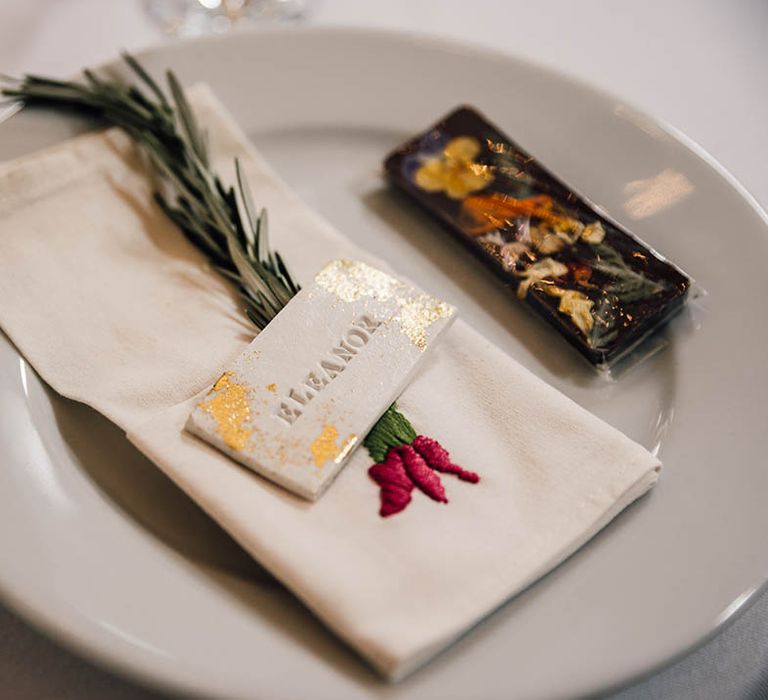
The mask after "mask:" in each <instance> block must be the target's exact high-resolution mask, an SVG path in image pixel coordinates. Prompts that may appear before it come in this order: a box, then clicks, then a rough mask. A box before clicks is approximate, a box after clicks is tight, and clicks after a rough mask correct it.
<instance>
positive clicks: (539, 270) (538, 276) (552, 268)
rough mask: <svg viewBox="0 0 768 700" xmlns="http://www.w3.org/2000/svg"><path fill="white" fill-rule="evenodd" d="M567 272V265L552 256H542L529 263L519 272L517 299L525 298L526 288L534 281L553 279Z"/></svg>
mask: <svg viewBox="0 0 768 700" xmlns="http://www.w3.org/2000/svg"><path fill="white" fill-rule="evenodd" d="M566 274H568V267H567V266H566V265H564V264H563V263H561V262H558V261H557V260H553V259H552V258H542V259H541V260H539V261H538V262H535V263H534V264H533V265H531V266H530V267H529V268H528V269H527V270H525V272H523V273H522V274H521V277H523V280H522V282H520V284H519V285H518V287H517V296H518V298H519V299H525V297H526V295H527V294H528V288H529V287H530V286H531V285H532V284H535V283H536V282H541V281H542V280H546V279H555V278H556V277H562V276H563V275H566Z"/></svg>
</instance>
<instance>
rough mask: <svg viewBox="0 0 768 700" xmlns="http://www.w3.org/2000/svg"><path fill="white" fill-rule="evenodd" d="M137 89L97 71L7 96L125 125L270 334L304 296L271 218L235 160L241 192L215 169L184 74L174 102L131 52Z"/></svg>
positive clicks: (163, 200) (18, 87)
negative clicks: (270, 231) (275, 242)
mask: <svg viewBox="0 0 768 700" xmlns="http://www.w3.org/2000/svg"><path fill="white" fill-rule="evenodd" d="M123 60H124V61H125V62H126V64H127V65H128V67H129V68H130V69H131V71H132V73H133V74H134V75H135V76H136V77H137V78H138V81H137V83H136V84H129V83H125V82H122V81H118V80H108V79H105V78H102V77H100V76H99V75H97V74H96V73H94V72H93V71H90V70H85V71H83V76H84V81H82V82H76V81H62V80H55V79H51V78H44V77H40V76H36V75H28V76H26V77H25V78H24V79H22V80H20V81H12V80H9V79H5V80H4V81H3V82H5V87H3V88H2V90H0V93H2V94H3V95H5V96H6V97H11V98H16V99H19V100H23V101H24V103H25V104H31V105H44V106H54V107H70V108H75V109H78V110H80V111H84V112H86V113H88V114H91V115H93V116H96V117H100V118H102V119H104V120H105V121H106V122H108V123H109V124H111V125H113V126H118V127H121V128H122V129H123V130H124V131H125V132H126V133H127V134H128V135H129V136H130V137H131V138H132V139H133V140H134V141H135V142H136V143H137V144H139V145H140V146H141V147H142V148H143V150H144V152H145V153H146V154H147V155H148V157H149V160H150V162H151V164H152V166H153V167H154V169H155V170H156V172H157V173H158V174H159V176H160V178H159V180H160V189H158V191H156V192H155V200H156V201H157V203H158V204H159V205H160V207H161V208H162V209H163V211H164V212H165V213H166V214H167V215H168V217H170V218H171V219H172V220H173V221H174V222H175V223H176V224H177V225H178V227H179V228H180V229H181V230H182V231H183V233H184V235H185V236H186V237H187V239H188V240H189V241H190V242H191V243H192V244H193V245H195V246H196V247H197V248H199V249H200V250H201V251H202V252H203V253H204V254H205V255H206V256H207V257H208V259H209V260H210V262H211V264H212V265H213V266H214V268H215V269H216V270H217V271H218V272H220V273H221V274H222V275H224V276H225V277H227V278H228V279H229V280H231V281H232V282H233V283H234V284H235V285H236V286H237V288H238V291H239V292H240V295H241V297H242V299H243V301H244V305H245V312H246V314H247V315H248V317H249V318H250V320H251V321H252V322H253V323H254V325H255V326H256V327H257V328H258V329H262V328H264V327H265V326H266V325H267V324H268V323H269V322H270V321H271V320H272V319H273V318H274V317H275V316H276V315H277V314H278V313H279V311H280V310H281V309H282V308H283V307H284V306H285V305H286V304H287V303H288V301H289V300H290V299H291V297H292V296H293V295H294V294H296V292H298V291H299V285H298V284H297V283H296V282H295V281H294V279H293V277H292V276H291V274H290V273H289V271H288V268H287V266H286V264H285V262H284V261H283V259H282V258H281V257H280V255H279V253H277V252H276V251H274V250H271V249H270V247H269V241H268V237H267V213H266V211H265V210H264V209H261V210H260V211H259V210H257V209H256V207H255V205H254V203H253V198H252V196H251V191H250V189H249V187H248V183H247V181H246V177H245V173H244V171H243V168H242V166H241V165H240V163H239V161H237V160H236V161H235V171H236V174H237V190H235V188H234V187H231V186H230V187H226V186H225V185H224V184H223V182H222V180H221V179H220V178H219V176H218V175H217V174H216V173H215V172H213V171H212V170H211V167H210V159H209V156H208V138H207V134H206V132H205V131H203V130H201V129H200V127H199V126H198V124H197V121H196V120H195V116H194V114H193V112H192V110H191V109H190V106H189V104H188V102H187V100H186V98H185V96H184V92H183V90H182V88H181V85H180V83H179V81H178V80H177V78H176V76H175V75H174V74H173V73H172V72H171V71H168V72H167V74H166V77H167V82H168V90H169V93H170V97H168V95H167V94H166V92H165V91H164V90H163V89H162V88H161V87H160V86H159V85H158V84H157V83H156V82H155V80H154V79H153V78H152V77H151V76H150V75H149V73H147V71H146V70H145V69H144V68H143V67H142V66H141V64H140V63H139V62H138V61H137V60H136V59H135V58H134V57H133V56H131V55H129V54H124V55H123Z"/></svg>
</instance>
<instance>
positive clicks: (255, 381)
mask: <svg viewBox="0 0 768 700" xmlns="http://www.w3.org/2000/svg"><path fill="white" fill-rule="evenodd" d="M454 317H455V309H454V308H453V307H452V306H451V305H450V304H447V303H445V302H444V301H441V300H439V299H436V298H435V297H433V296H431V295H429V294H427V293H425V292H423V291H422V290H420V289H418V288H416V287H413V286H411V285H410V284H407V283H406V282H403V281H402V280H400V279H398V278H396V277H393V276H392V275H389V274H388V273H386V272H383V271H381V270H378V269H376V268H374V267H371V266H370V265H367V264H366V263H362V262H358V261H353V260H334V261H333V262H330V263H328V264H327V265H326V266H325V267H324V268H323V269H322V270H321V271H320V272H319V273H318V274H317V276H316V277H315V280H314V282H313V284H311V285H310V286H308V287H306V288H305V289H303V290H302V291H300V292H299V293H298V294H297V295H296V296H295V297H294V298H293V299H292V300H291V301H290V302H289V303H288V304H287V305H286V307H285V308H284V309H283V310H282V311H281V312H280V313H279V314H278V315H277V316H276V317H275V318H274V319H273V320H272V322H271V323H270V324H269V325H268V326H267V327H266V328H265V329H264V330H263V331H262V332H261V333H260V334H259V335H258V336H257V337H256V339H255V340H254V341H253V342H252V343H251V344H250V345H249V346H248V348H247V349H246V350H245V351H244V352H243V353H242V355H240V357H239V358H237V360H236V361H235V362H234V363H233V364H232V366H231V367H229V368H227V369H226V371H225V372H224V373H223V374H222V375H221V377H220V378H219V379H218V380H217V381H216V383H215V384H214V385H213V387H212V389H211V390H210V392H209V393H208V394H207V396H205V397H204V398H203V399H202V400H201V401H200V402H199V403H198V405H197V406H196V407H195V409H194V410H193V411H192V413H191V414H190V416H189V419H188V421H187V425H186V429H187V430H188V431H190V432H192V433H194V434H195V435H197V436H198V437H200V438H202V439H203V440H206V441H207V442H209V443H210V444H211V445H213V446H214V447H216V448H218V449H219V450H221V451H222V452H225V453H226V454H227V455H229V456H230V457H232V458H233V459H235V460H237V461H238V462H240V463H241V464H243V465H244V466H246V467H248V468H250V469H253V470H254V471H256V472H257V473H259V474H261V475H262V476H264V477H266V478H268V479H271V480H272V481H274V482H276V483H278V484H280V485H281V486H283V487H285V488H287V489H289V490H290V491H293V492H294V493H296V494H298V495H299V496H302V497H304V498H308V499H311V500H314V499H316V498H317V497H318V496H319V495H320V494H322V492H323V491H324V490H325V489H326V488H327V487H328V485H329V484H330V483H331V482H332V481H333V479H334V478H335V476H336V475H337V474H338V472H339V470H340V469H341V468H342V466H343V464H344V462H345V461H346V460H347V458H348V457H349V456H350V454H351V453H352V452H353V451H354V449H355V447H357V446H358V445H359V444H360V442H361V441H362V438H363V437H365V435H366V434H367V432H368V431H369V430H370V428H371V427H372V426H373V424H374V423H375V422H376V421H377V420H378V419H379V417H380V416H381V415H382V414H383V413H384V412H385V411H386V410H387V408H388V407H389V406H390V404H391V403H392V402H393V401H394V400H395V399H396V398H397V396H398V395H399V394H400V393H401V392H402V390H403V389H404V388H405V386H406V385H407V383H408V381H409V380H410V378H411V376H412V375H413V373H414V372H415V370H416V369H417V368H418V366H419V365H420V364H421V362H423V361H424V359H425V357H426V356H427V355H428V351H429V350H430V348H431V347H432V346H433V345H434V343H435V341H436V340H437V339H438V337H439V336H440V334H441V333H442V332H443V331H444V330H445V329H447V328H448V326H449V325H450V324H451V323H452V321H453V319H454Z"/></svg>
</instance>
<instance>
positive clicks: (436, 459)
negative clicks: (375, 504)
mask: <svg viewBox="0 0 768 700" xmlns="http://www.w3.org/2000/svg"><path fill="white" fill-rule="evenodd" d="M365 446H366V447H367V448H368V452H369V453H370V454H371V457H373V459H375V460H376V462H377V463H376V464H374V465H373V466H372V467H371V468H370V469H369V470H368V474H369V476H370V477H371V479H373V480H374V481H375V482H376V483H377V484H378V485H379V489H380V493H379V496H380V499H381V508H380V509H379V515H381V516H382V517H383V518H386V517H388V516H390V515H395V514H396V513H399V512H400V511H402V510H405V508H406V507H407V506H408V504H409V503H410V502H411V492H412V491H413V489H414V487H416V488H418V489H419V491H421V492H422V493H423V494H425V495H426V496H428V497H429V498H431V499H432V500H433V501H437V502H438V503H448V497H447V496H446V494H445V488H444V487H443V483H442V481H441V480H440V475H439V473H438V472H441V473H443V474H453V475H455V476H456V477H458V478H459V479H460V480H461V481H466V482H469V483H472V484H476V483H477V482H478V481H480V477H479V476H478V475H477V474H475V473H474V472H470V471H467V470H466V469H463V468H462V467H460V466H459V465H458V464H454V463H453V462H452V461H451V457H450V455H449V454H448V451H447V450H446V449H445V448H444V447H443V446H442V445H441V444H440V443H439V442H438V441H437V440H433V439H432V438H429V437H427V436H426V435H416V431H415V430H414V429H413V426H412V425H411V424H410V422H409V421H408V419H407V418H405V416H403V415H402V413H400V412H399V411H398V410H397V409H396V408H395V406H394V405H393V406H391V407H390V408H389V409H388V410H387V413H385V414H384V416H382V418H381V419H380V420H379V422H378V423H377V424H376V426H375V427H374V429H373V430H372V431H371V432H370V433H369V435H368V437H366V440H365Z"/></svg>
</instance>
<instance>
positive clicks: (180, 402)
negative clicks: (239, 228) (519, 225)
mask: <svg viewBox="0 0 768 700" xmlns="http://www.w3.org/2000/svg"><path fill="white" fill-rule="evenodd" d="M191 92H192V94H191V97H192V101H193V104H194V105H195V109H196V111H197V112H198V114H199V118H200V120H201V122H202V123H203V124H204V125H205V126H206V128H207V129H208V130H209V132H210V136H211V144H212V149H213V153H214V154H215V156H216V167H217V168H218V169H219V171H220V172H222V173H224V174H232V170H233V168H232V159H233V157H234V156H240V157H241V158H244V159H245V165H246V169H247V174H248V177H249V180H250V182H251V185H252V187H253V190H254V195H255V199H256V201H257V202H258V203H259V204H261V205H264V206H266V207H267V208H268V209H269V214H270V221H271V229H272V232H273V242H274V244H275V246H276V247H277V248H278V249H279V250H280V251H281V252H282V253H283V254H284V257H285V258H286V259H287V260H288V261H289V264H290V265H291V267H292V269H293V271H294V272H295V273H296V275H297V277H298V279H299V280H300V281H301V282H302V283H306V282H307V281H308V280H310V279H311V278H312V276H313V275H314V273H315V272H316V271H317V270H318V269H319V268H320V267H321V265H323V264H324V263H325V262H327V261H328V260H330V259H333V258H339V257H348V258H357V259H363V260H367V261H369V262H372V263H373V264H375V265H379V266H381V265H382V263H381V262H380V261H377V260H374V259H372V258H371V256H369V255H367V254H366V253H365V252H364V251H361V250H359V249H357V248H356V247H355V246H354V245H352V244H351V243H350V242H349V241H347V240H346V239H344V238H343V237H342V236H340V235H339V234H338V233H336V232H335V231H334V230H333V229H332V228H331V227H330V226H329V224H327V223H326V222H325V221H323V220H322V219H321V218H320V217H319V216H317V215H316V214H315V213H313V212H312V211H310V210H309V209H308V208H307V207H306V206H305V205H304V204H303V203H302V202H301V201H300V200H299V199H298V198H297V197H296V195H294V194H293V193H292V192H291V191H290V190H289V189H288V188H287V187H286V186H285V185H284V184H283V183H282V182H281V181H280V180H279V179H278V178H277V177H276V176H275V174H274V173H273V172H272V171H271V169H270V168H269V166H268V165H267V164H266V163H265V162H264V161H263V160H262V159H261V158H260V157H259V155H258V154H257V153H255V152H254V150H253V149H252V148H251V147H250V146H249V145H248V144H247V142H246V140H245V138H244V136H243V135H242V134H241V133H240V131H239V130H238V128H237V127H236V125H235V124H234V123H233V122H232V120H231V119H230V118H229V117H228V115H227V114H226V112H225V111H224V109H223V108H222V107H221V106H220V105H219V104H218V103H217V101H216V100H215V98H214V97H213V95H212V94H211V93H210V92H209V91H208V90H207V89H205V88H197V89H194V90H193V91H191ZM0 300H1V301H0V324H1V325H2V328H3V329H4V330H5V332H6V333H7V334H8V335H9V336H10V337H11V339H12V340H13V341H14V343H16V345H17V347H18V348H19V350H20V351H21V352H22V353H23V354H24V355H25V357H26V358H27V359H28V360H29V361H30V362H31V363H32V365H33V366H34V367H35V369H36V370H37V371H38V372H39V373H40V375H41V376H42V377H43V378H44V379H45V380H46V381H47V382H48V383H49V384H50V385H51V386H52V387H53V388H54V389H55V390H56V391H58V392H59V393H61V394H63V395H64V396H68V397H70V398H73V399H76V400H78V401H82V402H84V403H86V404H89V405H90V406H93V407H94V408H95V409H96V410H98V411H100V412H101V413H103V414H104V415H106V416H107V417H108V418H110V419H111V420H112V421H114V422H115V423H116V424H117V425H119V426H120V427H121V428H122V429H124V430H125V431H126V432H127V434H128V437H129V439H130V440H131V441H132V442H133V443H134V444H136V445H137V446H138V447H139V449H140V450H142V451H143V452H144V453H145V454H146V455H148V456H149V458H150V459H152V460H153V461H154V462H155V463H156V464H157V465H158V466H159V467H160V468H161V469H162V470H163V471H164V472H165V473H166V474H168V476H169V477H170V478H171V479H173V480H174V481H175V482H176V483H177V484H178V485H179V486H180V487H181V488H182V489H183V490H184V491H186V492H187V493H188V494H189V495H190V496H191V497H192V498H193V499H194V500H195V501H197V502H198V503H199V504H200V505H201V506H202V507H203V508H204V509H205V510H206V511H207V512H208V513H209V514H210V515H211V516H212V517H213V518H214V519H216V520H217V521H218V522H219V523H221V525H223V526H224V527H225V528H226V529H227V530H228V531H229V532H230V533H231V534H232V536H233V537H234V538H235V539H237V540H238V542H240V544H241V545H242V546H243V547H245V548H246V549H247V550H248V551H249V552H250V553H251V554H252V555H253V556H254V557H255V558H256V559H257V560H258V561H259V562H260V563H261V564H263V565H264V566H265V567H267V568H268V569H269V570H270V571H271V572H272V573H273V574H274V575H275V576H276V577H277V578H279V579H280V580H281V581H282V582H283V583H284V584H285V585H286V586H287V587H288V588H290V589H291V590H292V591H293V592H294V593H295V594H296V595H297V596H298V597H299V598H300V599H301V600H302V601H304V603H306V605H307V606H309V607H310V608H311V609H312V610H313V611H314V612H315V613H316V614H317V615H318V616H319V617H320V618H322V619H323V620H324V621H325V622H326V623H327V625H328V626H329V627H330V628H331V629H333V630H334V631H335V632H336V633H337V634H338V635H339V636H341V637H343V638H344V639H345V640H346V641H347V642H348V643H349V644H351V645H352V646H353V647H355V648H356V649H357V650H358V651H359V652H360V653H361V654H362V655H363V656H364V657H366V658H367V659H368V660H369V661H370V662H371V663H372V664H373V665H374V666H375V667H376V668H377V669H379V671H381V672H382V673H383V674H385V675H387V676H389V677H391V678H397V677H400V676H402V675H404V674H405V673H407V672H409V671H410V670H412V669H414V668H415V667H417V666H418V665H419V664H421V663H423V662H424V661H426V660H427V659H428V658H430V657H431V656H432V655H434V654H435V653H437V652H438V651H439V650H441V649H442V648H444V647H445V646H446V645H448V644H449V643H450V642H451V641H453V640H454V639H455V638H456V637H457V636H459V635H460V634H461V633H462V632H463V631H465V630H467V629H468V628H469V627H470V626H471V625H472V624H474V623H475V622H477V621H478V620H479V619H480V618H482V617H483V616H484V615H486V614H488V613H489V612H490V611H492V610H493V609H494V608H496V607H497V606H498V605H500V604H501V603H502V602H504V601H505V600H506V599H508V598H509V597H510V596H512V595H514V594H515V593H517V592H518V591H520V590H521V589H523V588H524V587H526V586H527V585H529V584H530V583H532V582H533V581H535V580H536V579H538V578H539V577H541V576H542V575H543V574H545V573H546V572H548V571H549V570H550V569H552V568H553V567H554V566H556V565H557V564H558V563H559V562H560V561H562V560H563V559H564V558H565V557H567V556H568V555H569V554H571V553H572V552H573V551H574V550H575V549H577V548H578V547H579V546H580V545H582V544H583V543H584V542H585V541H587V540H588V539H589V538H590V537H592V536H593V535H594V534H595V533H596V532H597V531H598V530H599V529H600V528H602V527H603V526H604V525H605V524H606V523H607V522H608V521H609V520H611V518H613V517H614V516H615V515H616V514H617V513H619V512H620V511H621V510H622V509H623V508H624V507H625V506H627V505H628V504H629V503H630V502H632V501H633V500H635V499H636V498H637V497H638V496H640V495H641V494H643V493H644V492H645V491H646V490H648V489H649V488H650V487H651V486H652V485H653V484H654V483H655V481H656V479H657V475H658V470H659V468H660V464H659V462H658V460H657V459H656V458H655V457H653V456H651V455H650V454H649V453H648V452H646V451H645V450H644V449H643V448H642V447H640V446H639V445H637V444H636V443H634V442H632V441H631V440H629V439H628V438H626V437H625V436H624V435H622V434H621V433H619V432H618V431H616V430H614V429H613V428H611V427H610V426H608V425H606V424H605V423H603V422H602V421H601V420H599V419H598V418H596V417H594V416H593V415H591V414H590V413H588V412H587V411H585V410H583V409H582V408H580V407H579V406H578V405H576V404H575V403H573V402H572V401H570V400H569V399H568V398H566V397H565V396H563V395H562V394H560V393H558V392H557V391H556V390H555V389H553V388H551V387H550V386H548V385H547V384H545V383H544V382H542V381H540V380H539V379H537V378H536V377H535V376H533V375H532V374H531V373H529V372H528V371H527V370H526V369H524V368H523V367H521V366H520V365H519V364H517V363H516V362H515V361H514V360H512V359H510V358H509V357H507V356H506V355H505V354H504V353H502V352H501V351H500V350H499V349H497V348H496V347H494V346H493V345H491V344H490V343H489V342H487V341H486V340H485V339H483V338H482V337H481V336H480V335H478V334H477V333H476V332H475V331H473V330H472V329H471V328H470V327H469V326H468V325H467V324H466V323H463V322H461V321H458V322H457V323H456V324H455V325H454V326H453V327H452V328H451V329H450V330H449V331H448V332H447V333H446V335H445V336H444V340H443V341H442V342H441V343H440V344H439V346H437V347H436V348H435V349H434V351H433V353H432V355H431V356H430V358H429V359H428V361H427V362H426V364H425V367H424V368H423V370H422V371H420V373H419V374H418V375H417V377H416V379H415V380H414V381H413V382H412V383H411V385H410V386H409V387H408V388H407V389H406V390H405V392H404V393H403V395H402V398H401V399H400V401H399V403H400V406H401V407H402V409H403V412H404V413H405V414H406V415H407V416H408V417H409V418H410V419H411V421H412V422H413V424H414V426H415V427H416V430H417V431H418V432H420V433H423V434H426V435H429V436H431V437H434V438H436V439H438V440H440V441H441V442H442V443H443V445H444V446H445V447H446V448H447V449H448V450H450V452H451V456H452V458H453V459H454V460H455V461H456V462H457V463H458V464H460V465H462V466H463V467H465V468H466V469H470V470H473V471H476V472H478V473H479V474H480V476H481V481H480V483H479V484H476V485H470V484H466V483H462V482H459V481H456V480H454V478H453V477H449V476H446V477H445V478H444V479H443V482H444V484H445V486H446V489H447V493H448V497H449V499H450V503H448V504H447V505H439V504H436V503H435V502H433V501H431V500H429V499H427V498H426V497H421V495H420V494H415V495H414V499H413V502H412V503H411V505H410V506H409V507H408V509H407V510H405V511H404V512H402V513H400V514H398V515H396V516H394V517H391V518H388V519H383V518H381V517H380V516H379V515H378V506H379V492H378V488H377V486H376V485H375V484H374V483H373V482H372V481H371V480H370V478H369V477H368V475H367V469H368V466H369V465H370V464H371V460H370V458H369V456H368V454H367V452H366V450H365V449H364V448H359V449H358V450H357V451H356V452H355V454H354V455H353V457H352V459H351V460H350V462H349V463H348V464H347V466H346V467H345V469H344V470H343V471H342V473H341V475H340V476H339V478H338V479H337V480H336V482H335V483H334V484H333V485H332V486H331V488H330V489H329V491H328V492H327V493H326V494H325V495H324V496H323V497H322V498H321V499H320V500H319V501H318V502H316V503H309V502H307V501H304V500H301V499H299V498H297V497H295V496H293V495H291V494H290V493H288V492H287V491H284V490H282V489H281V488H279V487H277V486H274V485H273V484H271V483H269V482H267V481H265V480H263V479H261V478H259V477H258V476H256V475H254V474H253V473H251V472H249V471H247V470H246V469H243V468H242V467H240V466H238V465H237V464H236V463H235V462H233V461H230V460H229V459H228V458H227V457H225V456H223V455H222V454H220V453H218V452H217V451H215V450H214V449H212V448H210V447H208V446H207V445H206V444H205V443H203V442H202V441H200V440H198V439H196V438H194V437H192V436H190V435H188V434H186V433H184V432H183V431H182V426H183V424H184V421H185V420H186V418H187V415H188V413H189V411H190V409H191V408H192V406H193V405H194V404H195V402H196V401H198V400H199V398H200V397H201V395H202V393H204V392H205V391H207V389H208V388H209V387H210V385H211V384H212V383H213V381H214V380H215V379H216V378H217V376H218V375H219V372H220V370H221V368H222V367H223V366H224V365H225V364H226V363H228V362H230V361H231V360H232V359H234V358H235V357H236V356H237V355H238V354H239V353H240V352H241V351H242V350H243V348H244V347H245V345H246V344H247V343H248V342H249V340H250V336H251V330H250V328H249V326H248V325H247V323H246V322H245V321H244V320H243V316H242V314H241V313H240V307H239V304H238V303H237V301H236V299H235V297H234V295H233V293H232V292H231V290H230V289H229V288H228V287H227V285H226V284H225V283H224V282H222V280H221V279H220V278H219V276H218V275H217V274H216V273H214V272H212V271H211V270H210V269H209V268H208V267H207V265H206V263H205V261H204V259H203V258H202V257H201V255H199V254H198V253H197V252H196V251H195V250H194V249H193V248H192V247H191V246H190V245H189V244H187V242H186V241H185V240H184V238H183V237H182V235H181V234H180V233H179V232H178V231H177V230H176V229H175V228H174V226H173V225H172V224H170V223H169V222H168V221H167V220H166V219H165V217H164V216H163V214H162V213H161V212H160V211H159V210H158V209H157V208H156V207H155V206H154V205H153V204H152V203H151V197H150V186H149V183H148V180H147V177H146V176H145V174H144V171H143V170H142V168H141V166H140V163H139V161H138V159H137V157H136V154H135V152H134V150H133V148H132V147H131V146H130V144H129V143H128V142H127V139H126V138H125V137H124V136H123V135H122V134H120V133H117V132H115V131H114V130H111V131H107V132H102V133H96V134H89V135H86V136H82V137H78V138H75V139H73V140H71V141H68V142H66V143H64V144H62V145H59V146H57V147H55V148H51V149H48V150H46V151H43V152H41V153H37V154H35V155H32V156H29V157H26V158H22V159H20V160H17V161H15V162H11V163H7V164H4V165H0Z"/></svg>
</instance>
